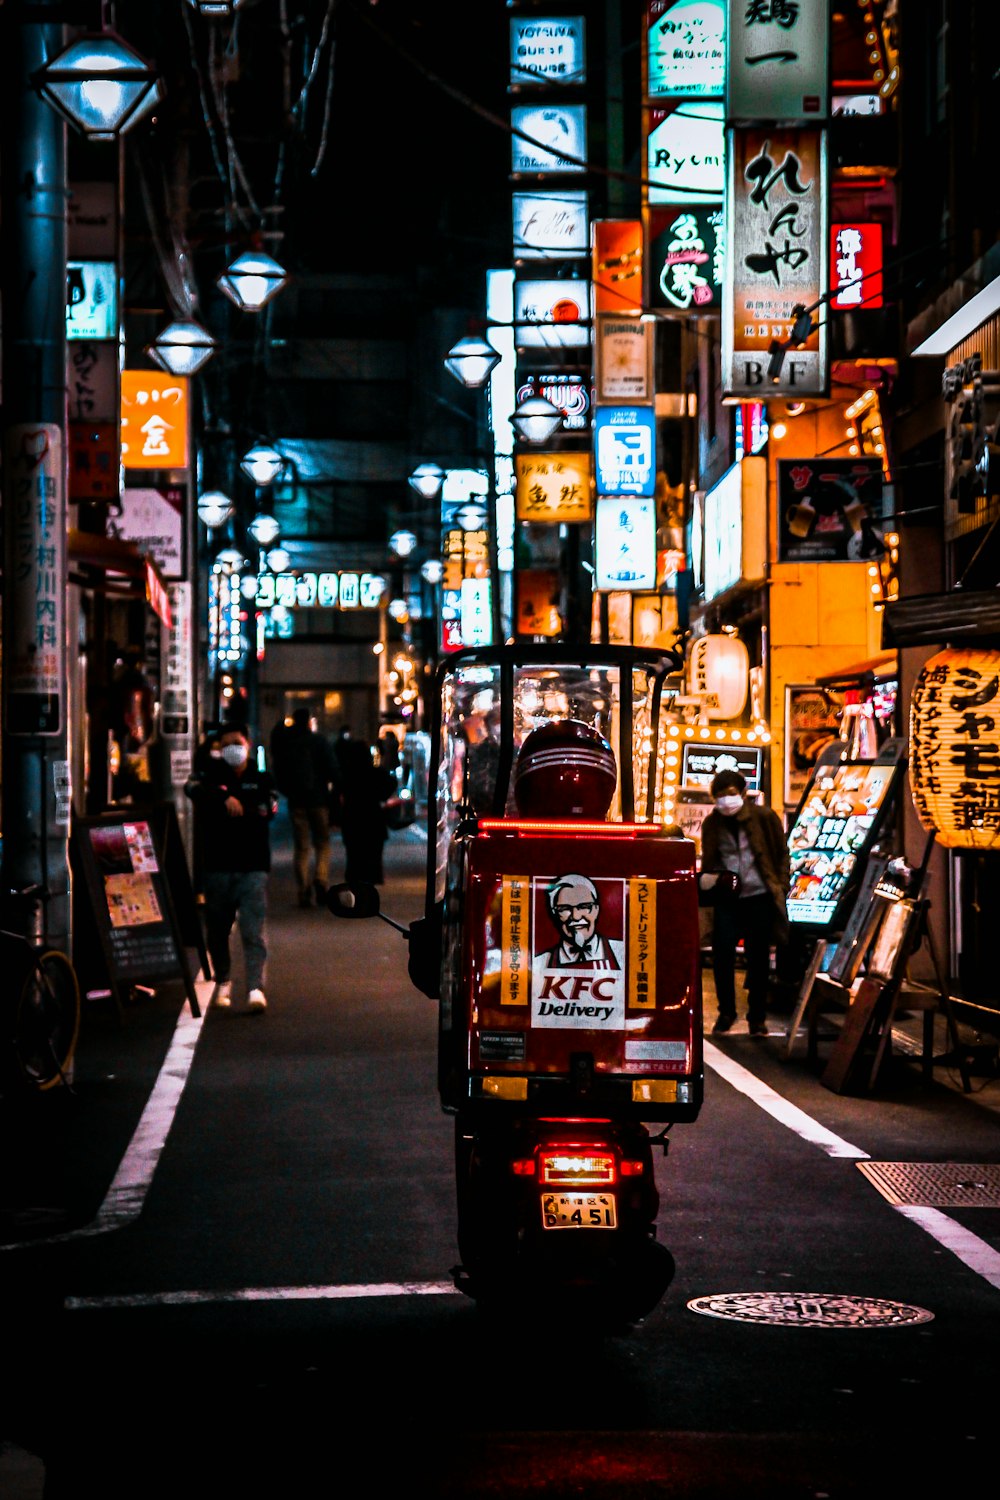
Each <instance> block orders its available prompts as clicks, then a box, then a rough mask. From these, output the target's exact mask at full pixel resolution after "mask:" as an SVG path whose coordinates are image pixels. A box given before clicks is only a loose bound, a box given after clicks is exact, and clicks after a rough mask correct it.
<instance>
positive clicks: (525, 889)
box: [500, 875, 531, 1005]
mask: <svg viewBox="0 0 1000 1500" xmlns="http://www.w3.org/2000/svg"><path fill="white" fill-rule="evenodd" d="M530 894H531V883H530V881H529V880H528V877H527V876H526V875H505V876H504V877H503V949H502V954H503V957H502V959H501V964H502V969H501V987H500V1003H501V1004H502V1005H527V1003H528V995H529V993H530V990H531V961H530V952H529V948H528V934H529V923H530V910H531V907H530Z"/></svg>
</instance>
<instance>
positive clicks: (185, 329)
mask: <svg viewBox="0 0 1000 1500" xmlns="http://www.w3.org/2000/svg"><path fill="white" fill-rule="evenodd" d="M217 348H218V344H217V343H216V341H215V339H214V338H213V337H212V335H211V334H210V333H209V332H208V329H207V328H202V326H201V324H200V323H195V322H194V321H193V320H191V319H186V320H185V319H182V320H180V321H178V322H176V323H168V325H167V327H166V328H164V330H163V332H162V333H159V334H157V336H156V338H155V339H154V340H153V342H152V343H151V344H147V345H146V353H147V354H148V355H149V358H150V359H151V360H152V361H153V363H154V364H155V365H159V367H160V369H161V370H166V372H167V374H168V375H197V373H198V371H199V370H200V369H201V368H202V366H203V365H206V364H207V363H208V361H209V360H210V359H211V358H212V355H213V354H214V353H215V351H216V349H217Z"/></svg>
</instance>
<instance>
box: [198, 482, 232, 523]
mask: <svg viewBox="0 0 1000 1500" xmlns="http://www.w3.org/2000/svg"><path fill="white" fill-rule="evenodd" d="M232 513H233V502H232V500H230V498H229V496H228V495H224V494H223V493H222V491H221V490H206V491H205V493H204V494H203V495H199V496H198V520H199V521H201V523H202V524H203V525H204V526H207V527H208V529H209V531H215V530H216V529H217V528H218V527H219V526H224V525H225V524H226V522H227V521H228V520H229V517H230V516H231V515H232Z"/></svg>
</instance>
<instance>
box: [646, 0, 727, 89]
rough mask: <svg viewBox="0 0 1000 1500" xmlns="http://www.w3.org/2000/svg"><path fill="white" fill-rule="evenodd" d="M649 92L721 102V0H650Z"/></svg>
mask: <svg viewBox="0 0 1000 1500" xmlns="http://www.w3.org/2000/svg"><path fill="white" fill-rule="evenodd" d="M646 51H647V60H648V93H649V97H650V98H651V99H657V98H663V97H665V96H669V95H672V94H680V95H683V96H684V97H685V98H688V99H693V98H712V99H721V98H722V93H723V90H724V88H725V83H726V0H649V3H648V5H647V49H646Z"/></svg>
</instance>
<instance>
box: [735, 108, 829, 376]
mask: <svg viewBox="0 0 1000 1500" xmlns="http://www.w3.org/2000/svg"><path fill="white" fill-rule="evenodd" d="M827 198H828V193H827V138H826V131H825V130H819V129H812V128H809V127H803V128H801V129H796V128H794V127H788V128H785V127H778V126H773V125H772V126H768V127H763V126H760V127H757V126H755V127H753V128H752V129H748V130H731V131H730V132H729V142H728V171H727V184H726V233H727V249H728V257H727V273H726V279H725V285H724V289H723V305H722V384H723V391H724V394H725V395H726V396H735V397H738V398H740V399H741V400H751V399H753V398H755V397H756V398H758V399H759V398H760V395H761V394H762V392H764V391H766V393H767V395H768V396H769V397H773V396H789V397H791V398H795V397H800V396H807V395H813V396H817V395H825V394H826V389H827V384H828V381H829V367H828V360H827V337H826V326H827V324H826V319H825V318H822V317H820V318H816V317H813V318H811V324H812V331H811V332H810V333H809V334H808V336H807V338H805V339H804V340H802V341H800V343H797V344H796V347H795V348H792V347H791V346H790V340H791V335H792V329H793V326H794V324H795V320H796V314H795V311H794V309H795V308H796V307H799V308H803V309H811V308H816V307H817V306H818V305H819V303H820V301H821V299H822V297H823V296H824V295H825V294H826V291H827V254H828V249H829V245H828V233H827V222H828V205H827ZM773 345H786V346H787V347H785V348H784V349H783V350H782V351H779V352H780V354H781V358H780V362H779V363H778V364H777V366H776V367H774V368H772V366H771V357H772V355H773V353H774V350H773V348H772V346H773Z"/></svg>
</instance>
